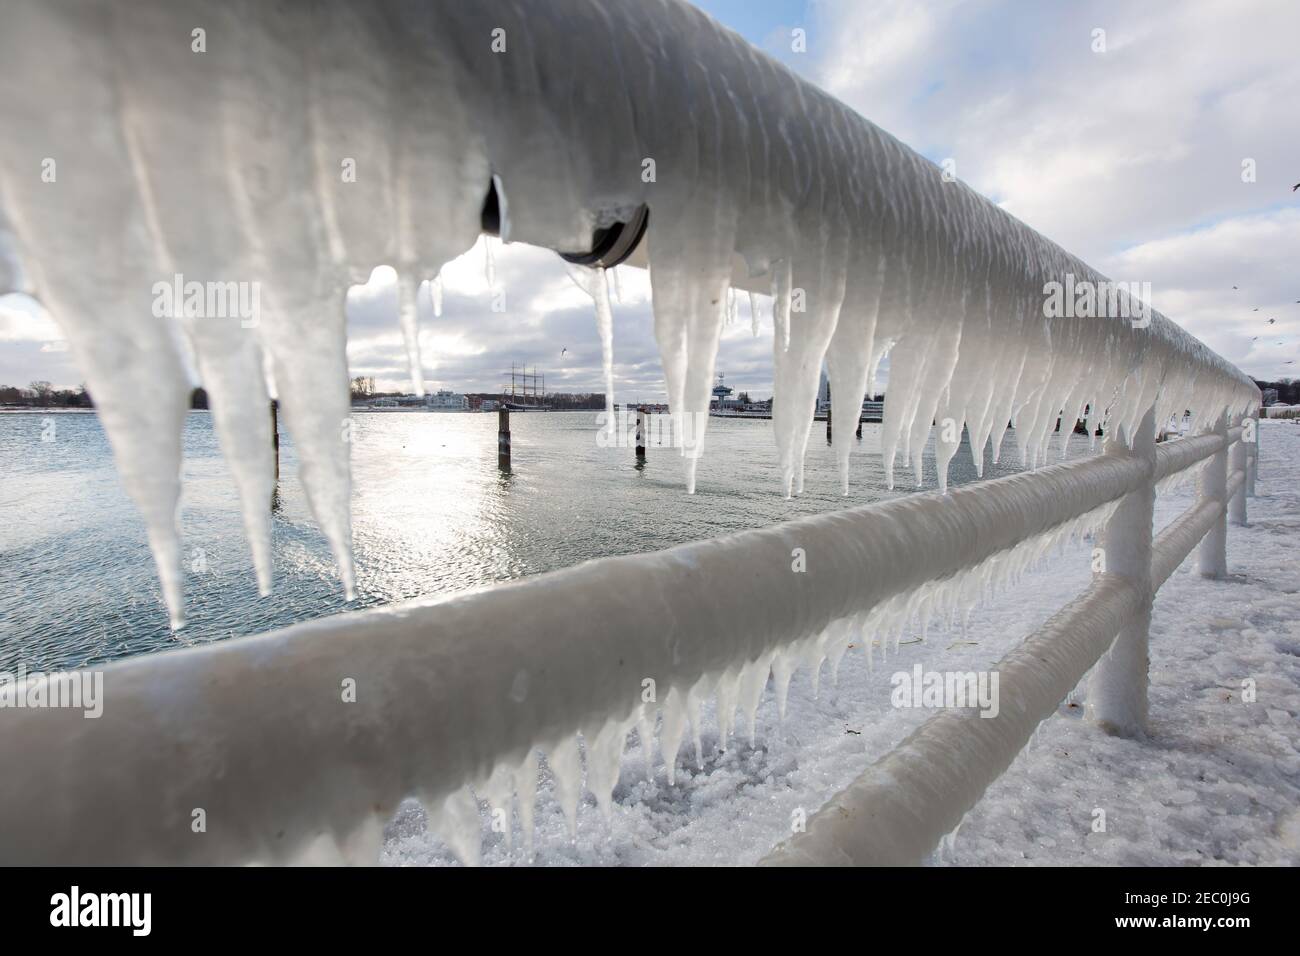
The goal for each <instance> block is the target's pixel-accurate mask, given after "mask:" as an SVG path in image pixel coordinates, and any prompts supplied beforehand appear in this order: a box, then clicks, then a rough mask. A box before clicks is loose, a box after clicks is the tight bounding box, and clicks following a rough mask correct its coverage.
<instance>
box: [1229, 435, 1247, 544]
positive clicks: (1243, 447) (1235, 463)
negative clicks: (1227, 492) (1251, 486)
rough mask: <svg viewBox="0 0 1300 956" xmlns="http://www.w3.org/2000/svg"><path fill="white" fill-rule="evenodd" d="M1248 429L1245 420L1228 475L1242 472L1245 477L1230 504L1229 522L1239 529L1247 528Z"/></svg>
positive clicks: (1231, 457)
mask: <svg viewBox="0 0 1300 956" xmlns="http://www.w3.org/2000/svg"><path fill="white" fill-rule="evenodd" d="M1247 427H1248V426H1247V425H1246V420H1245V418H1243V419H1242V434H1241V438H1239V439H1238V440H1237V441H1236V442H1234V443H1233V445H1232V449H1231V451H1230V452H1229V454H1228V462H1229V467H1228V474H1230V475H1235V474H1236V473H1237V472H1239V471H1240V472H1241V473H1242V476H1243V477H1242V482H1241V484H1239V485H1238V486H1237V492H1236V494H1234V495H1233V496H1232V499H1231V500H1230V501H1229V502H1228V520H1229V521H1230V522H1232V523H1233V524H1234V525H1236V526H1237V527H1239V528H1244V527H1245V526H1246V476H1248V475H1249V474H1250V462H1249V454H1250V448H1249V446H1248V445H1247V443H1246V428H1247Z"/></svg>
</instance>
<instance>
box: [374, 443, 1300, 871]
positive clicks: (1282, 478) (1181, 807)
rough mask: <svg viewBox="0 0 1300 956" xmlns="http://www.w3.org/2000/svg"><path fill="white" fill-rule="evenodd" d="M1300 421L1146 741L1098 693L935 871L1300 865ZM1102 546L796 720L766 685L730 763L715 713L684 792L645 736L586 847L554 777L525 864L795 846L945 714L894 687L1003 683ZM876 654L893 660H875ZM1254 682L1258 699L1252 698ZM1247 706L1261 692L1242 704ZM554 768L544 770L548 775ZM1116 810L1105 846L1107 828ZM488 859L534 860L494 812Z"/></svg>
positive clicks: (1187, 619) (444, 856) (1172, 499)
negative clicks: (987, 673)
mask: <svg viewBox="0 0 1300 956" xmlns="http://www.w3.org/2000/svg"><path fill="white" fill-rule="evenodd" d="M1297 473H1300V427H1297V426H1295V425H1294V424H1292V423H1289V422H1285V423H1284V422H1277V423H1272V422H1267V423H1263V424H1262V425H1261V461H1260V469H1259V482H1258V487H1257V492H1258V497H1256V498H1255V499H1253V500H1252V501H1251V502H1250V518H1251V525H1250V527H1248V528H1231V529H1230V531H1229V539H1228V561H1229V567H1230V570H1231V577H1230V578H1229V579H1228V580H1226V581H1221V582H1215V581H1205V580H1202V579H1201V578H1200V577H1199V575H1198V574H1197V573H1196V569H1195V557H1194V556H1193V557H1192V558H1190V559H1189V560H1188V561H1187V562H1185V563H1184V565H1183V567H1182V568H1180V569H1179V571H1178V572H1177V573H1175V575H1174V576H1173V577H1172V578H1171V579H1170V580H1169V582H1168V583H1167V584H1166V585H1165V586H1164V587H1163V588H1162V589H1161V591H1160V592H1159V594H1158V596H1157V599H1156V606H1155V615H1154V621H1153V625H1152V641H1151V658H1152V660H1151V682H1152V686H1151V733H1150V737H1149V738H1148V739H1146V740H1141V741H1131V740H1122V739H1118V738H1113V737H1108V736H1106V735H1105V734H1103V733H1101V732H1100V731H1098V730H1097V729H1095V728H1093V727H1091V726H1089V725H1087V724H1085V723H1084V722H1083V721H1082V719H1081V714H1082V710H1083V707H1082V702H1083V698H1082V696H1081V695H1082V687H1084V686H1086V680H1085V681H1084V682H1083V684H1081V686H1080V691H1079V695H1080V696H1077V697H1076V698H1075V699H1074V701H1073V703H1072V705H1067V706H1065V707H1063V708H1062V710H1061V712H1060V713H1059V714H1058V715H1057V716H1056V717H1054V718H1053V719H1051V720H1050V721H1048V722H1046V723H1045V724H1044V725H1042V727H1040V729H1039V732H1038V735H1037V737H1036V738H1035V741H1034V742H1033V744H1031V746H1030V747H1029V748H1028V749H1027V750H1026V751H1025V752H1024V753H1022V754H1021V755H1020V757H1019V758H1018V759H1017V760H1016V761H1015V763H1014V764H1013V765H1012V767H1011V768H1010V769H1009V770H1008V771H1007V773H1006V774H1004V775H1003V776H1002V778H1001V779H1000V780H999V781H998V782H997V783H996V784H995V785H994V786H993V787H992V788H991V789H990V791H989V793H988V794H987V795H986V797H985V799H984V800H983V801H982V802H981V803H980V804H979V805H978V806H977V807H976V808H975V809H974V810H973V811H972V812H971V813H970V814H969V815H968V817H967V819H966V821H965V822H964V823H963V825H962V826H961V828H960V829H959V832H958V834H957V836H956V839H955V840H954V841H953V843H952V845H951V847H947V848H945V850H944V851H943V852H942V853H941V854H939V855H938V857H937V858H936V859H935V862H936V863H956V864H960V865H979V864H1004V865H1005V864H1017V863H1029V864H1048V865H1050V864H1189V863H1201V862H1224V863H1263V864H1297V863H1300V753H1298V751H1300V721H1297V715H1300V580H1297V577H1298V576H1297V571H1298V570H1300V565H1298V563H1297V561H1296V548H1297V541H1300V488H1297V484H1296V481H1295V477H1296V475H1297ZM1194 493H1195V486H1194V483H1185V484H1183V485H1182V486H1181V487H1179V488H1177V489H1175V490H1173V491H1171V492H1170V493H1169V494H1167V495H1164V496H1162V497H1161V498H1160V499H1158V501H1157V510H1156V523H1157V526H1160V525H1162V524H1164V523H1165V522H1167V521H1169V520H1170V519H1172V518H1174V517H1176V516H1177V515H1178V514H1180V513H1181V512H1182V511H1183V510H1184V509H1185V508H1186V507H1187V506H1188V505H1189V504H1190V503H1191V501H1192V500H1193V496H1194ZM1090 548H1091V545H1090V544H1084V543H1079V544H1077V545H1072V546H1070V547H1068V548H1066V549H1065V550H1064V551H1063V552H1062V553H1061V554H1060V555H1057V556H1053V557H1052V558H1051V559H1049V560H1048V561H1047V562H1046V563H1045V564H1044V565H1043V566H1041V567H1039V568H1038V569H1036V570H1035V571H1033V572H1031V573H1030V574H1029V575H1027V576H1026V578H1025V579H1024V580H1023V581H1022V582H1021V583H1020V584H1019V585H1018V586H1017V587H1016V588H1015V590H1014V591H1013V592H1011V593H1007V594H1003V595H1002V596H1000V597H999V598H998V599H997V600H995V601H994V602H992V603H991V604H989V605H986V606H983V607H981V608H978V609H976V611H975V612H974V613H973V614H972V615H971V620H970V623H969V625H968V626H967V627H966V628H965V629H963V628H962V627H961V626H960V624H958V625H956V626H953V627H950V628H945V627H932V628H931V629H930V631H929V633H928V634H926V635H924V636H922V635H921V634H919V633H918V634H914V635H911V636H910V637H907V638H905V639H904V643H903V645H902V647H901V648H900V650H899V653H898V654H897V655H894V654H892V653H891V655H890V656H889V658H888V660H887V661H886V662H885V664H884V665H882V664H881V663H880V661H879V657H878V656H877V660H876V663H875V667H874V668H872V667H870V666H869V664H868V661H867V659H866V656H865V655H864V654H862V653H860V649H854V650H851V651H850V652H849V654H848V655H846V657H845V658H844V659H843V661H842V662H841V664H840V667H839V675H838V682H837V683H834V682H832V680H831V675H830V665H829V664H826V665H824V666H823V669H822V681H821V684H822V686H821V688H820V691H821V692H820V694H819V695H814V689H813V687H812V682H811V680H810V678H809V675H808V673H807V671H806V670H803V671H800V672H798V673H797V674H796V675H795V678H794V681H793V683H792V685H791V688H790V698H789V707H788V711H787V714H786V717H785V719H784V721H778V718H777V713H776V705H775V702H774V701H773V699H772V693H771V688H770V687H769V689H768V691H767V693H766V695H765V697H764V699H763V702H762V704H761V705H760V707H759V710H758V720H757V733H756V735H755V743H754V744H752V745H751V744H750V742H749V733H748V727H747V726H746V724H745V721H744V719H743V717H742V719H741V720H740V726H739V728H738V731H737V734H736V736H735V737H733V738H732V739H731V741H730V743H729V746H728V749H727V750H725V751H722V750H720V749H719V747H718V738H717V732H716V726H717V722H716V719H715V717H714V714H713V713H712V704H711V703H710V704H707V705H706V707H705V713H704V719H703V726H704V733H703V739H702V741H701V743H702V755H703V767H702V769H701V768H699V767H697V765H696V763H695V759H694V752H693V747H692V745H691V742H690V739H689V735H688V740H687V743H686V745H685V746H683V748H682V752H681V754H680V755H679V757H678V761H677V774H676V780H675V782H674V783H673V784H671V785H670V784H669V783H668V780H667V777H666V774H665V771H664V767H663V766H662V763H661V762H660V761H659V759H658V755H657V754H656V757H655V763H654V770H653V773H652V774H650V775H649V776H648V775H647V771H646V767H645V764H644V762H643V754H642V752H641V747H640V743H639V741H638V738H637V734H636V733H635V732H633V733H632V734H631V735H630V736H629V741H628V752H627V754H626V756H625V759H624V762H623V768H622V773H621V776H620V779H619V782H618V785H617V787H616V788H615V791H614V801H615V802H614V807H613V814H612V817H611V819H610V820H608V821H606V820H605V819H604V818H603V817H602V815H601V814H600V812H599V810H598V809H597V807H596V804H595V800H594V799H593V798H592V797H591V796H590V795H585V797H584V800H583V802H582V805H581V806H580V808H579V812H578V832H577V838H576V840H574V839H571V838H570V836H569V834H568V828H567V824H566V823H565V821H564V818H563V815H562V812H561V810H560V807H559V805H558V804H557V803H556V801H555V800H554V799H553V796H552V792H551V791H552V780H551V779H550V776H549V774H548V773H545V772H544V773H543V778H542V783H541V787H540V790H539V796H538V802H537V808H536V814H537V827H536V837H535V846H534V854H533V856H532V857H531V862H533V863H535V864H539V865H574V864H604V865H634V866H635V865H647V864H649V865H657V864H666V865H681V864H737V863H739V864H746V863H753V862H756V861H757V860H759V859H760V858H762V857H763V856H764V855H765V854H766V853H767V852H768V851H769V850H770V849H771V848H772V847H773V846H774V845H775V844H776V843H778V842H780V841H781V840H782V839H784V838H785V837H787V836H788V835H789V833H790V828H791V820H792V819H793V818H797V817H798V816H799V815H800V812H801V811H802V812H803V813H806V814H809V815H811V814H812V813H813V812H814V811H815V810H816V809H817V808H818V807H820V806H821V805H822V804H823V803H825V801H826V800H827V799H828V798H829V797H830V796H831V795H833V794H834V793H835V792H837V791H838V790H839V789H841V788H842V787H844V786H845V785H847V784H848V783H849V782H850V781H851V780H852V779H853V778H854V777H855V776H856V775H857V774H859V773H860V772H861V771H862V770H863V769H864V768H866V767H867V766H869V765H870V764H871V763H872V762H873V761H874V760H875V759H877V758H878V757H879V756H881V755H882V754H884V753H885V752H886V751H888V750H889V749H890V748H892V747H893V746H894V745H895V744H897V743H898V742H899V741H901V740H902V739H903V737H905V736H906V735H907V734H908V733H909V732H910V731H911V730H912V729H914V728H915V727H916V726H917V725H918V724H919V723H921V722H922V721H924V720H925V719H927V718H928V717H930V716H933V714H934V711H929V710H924V709H898V708H894V707H893V706H891V702H890V694H891V690H892V686H891V683H890V676H891V675H892V674H893V673H894V672H896V671H899V670H910V669H911V668H912V667H913V665H914V664H918V663H919V664H921V665H922V666H923V667H924V668H925V669H927V670H941V671H950V670H958V671H966V670H980V669H987V668H990V667H992V666H993V665H994V664H996V662H997V660H998V659H999V658H1000V657H1001V656H1002V655H1003V654H1004V653H1005V652H1006V651H1007V650H1008V649H1010V648H1011V647H1013V646H1014V645H1015V644H1016V643H1018V642H1019V641H1020V640H1022V639H1023V638H1024V637H1025V636H1026V635H1027V634H1029V633H1031V632H1032V631H1033V629H1034V628H1035V627H1037V626H1038V625H1040V624H1041V623H1043V622H1044V621H1046V620H1047V618H1048V617H1050V616H1051V615H1052V614H1053V613H1054V612H1055V611H1056V610H1058V609H1059V608H1060V607H1061V606H1062V605H1063V604H1064V603H1065V602H1066V601H1067V600H1068V599H1069V598H1070V597H1072V596H1073V595H1074V594H1076V593H1078V592H1079V591H1081V590H1083V588H1085V587H1086V586H1087V584H1088V579H1089V574H1090V567H1089V560H1088V555H1089V549H1090ZM877 653H878V652H877ZM1244 681H1253V686H1254V692H1255V695H1256V699H1255V700H1254V701H1253V702H1247V701H1246V700H1244V699H1243V682H1244ZM1247 696H1248V695H1247ZM544 766H545V765H544V763H543V767H544ZM1098 810H1102V811H1104V820H1105V830H1104V832H1094V831H1095V828H1096V826H1097V823H1096V821H1098V820H1099V819H1101V815H1100V814H1098V813H1097V811H1098ZM480 813H481V817H482V823H483V837H484V842H483V862H484V863H487V864H520V863H527V862H529V861H530V857H529V855H528V854H527V853H526V852H525V851H524V850H523V849H522V848H521V840H522V837H521V833H520V831H519V825H518V821H517V820H516V821H514V823H513V826H512V829H513V831H514V832H513V834H512V837H513V843H514V849H513V850H508V849H507V846H506V840H505V837H504V835H503V834H501V833H498V832H494V831H493V829H492V827H491V817H490V814H489V810H488V807H487V805H486V804H485V803H483V804H480ZM454 860H455V857H454V856H453V855H452V853H451V851H450V850H449V849H447V847H446V846H445V845H444V844H443V843H442V842H441V841H440V840H439V839H438V838H437V837H435V836H433V835H432V834H431V833H429V832H428V830H427V829H426V826H425V814H424V811H423V810H422V809H421V808H420V807H419V806H418V804H416V803H414V802H409V803H408V804H406V805H404V807H403V809H402V811H401V812H400V813H399V815H398V817H397V819H396V820H395V821H394V822H393V823H392V824H391V825H390V826H389V828H388V831H387V839H386V842H385V847H384V853H383V862H385V863H388V864H396V865H403V864H407V865H409V864H416V865H423V864H446V863H452V862H454Z"/></svg>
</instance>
